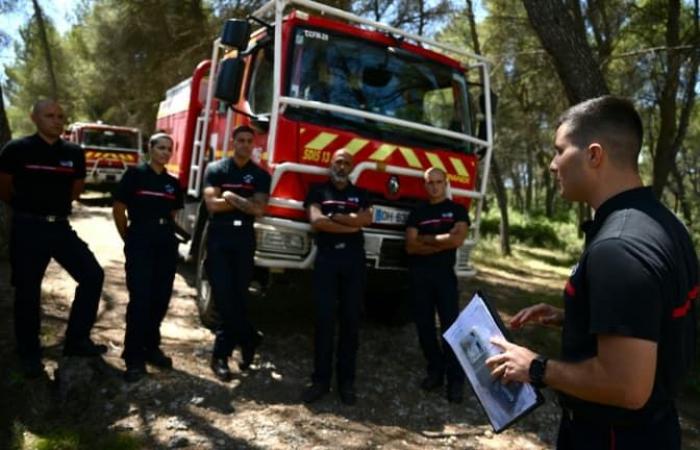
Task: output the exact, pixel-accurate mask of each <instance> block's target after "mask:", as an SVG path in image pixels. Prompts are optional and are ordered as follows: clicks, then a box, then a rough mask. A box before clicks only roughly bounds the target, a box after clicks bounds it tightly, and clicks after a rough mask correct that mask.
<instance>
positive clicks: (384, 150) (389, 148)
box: [369, 144, 396, 161]
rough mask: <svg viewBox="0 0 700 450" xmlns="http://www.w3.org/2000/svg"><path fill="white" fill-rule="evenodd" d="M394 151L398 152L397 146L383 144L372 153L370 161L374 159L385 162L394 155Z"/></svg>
mask: <svg viewBox="0 0 700 450" xmlns="http://www.w3.org/2000/svg"><path fill="white" fill-rule="evenodd" d="M394 150H396V147H395V146H393V145H391V144H382V145H380V146H379V148H378V149H377V150H376V151H375V152H374V153H372V155H371V156H370V157H369V159H373V160H375V161H384V160H385V159H387V158H388V157H389V156H391V154H392V153H394Z"/></svg>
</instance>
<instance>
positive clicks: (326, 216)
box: [302, 149, 372, 405]
mask: <svg viewBox="0 0 700 450" xmlns="http://www.w3.org/2000/svg"><path fill="white" fill-rule="evenodd" d="M351 170H352V155H351V154H350V152H348V151H347V150H345V149H340V150H337V151H336V152H335V153H334V154H333V157H332V159H331V164H330V180H329V181H327V182H326V183H323V184H321V185H318V186H314V187H313V188H312V189H311V190H310V192H309V194H308V195H307V197H306V200H305V202H304V206H305V207H306V208H307V212H308V216H309V222H310V223H311V227H312V229H313V230H314V231H315V232H316V246H317V248H318V253H317V254H316V261H315V263H314V273H313V301H314V307H315V334H314V372H313V374H312V376H311V385H310V386H309V387H308V388H307V389H306V390H304V392H303V394H302V400H303V401H304V402H305V403H312V402H315V401H317V400H319V399H320V398H321V397H323V396H324V395H325V394H326V393H328V391H329V390H330V385H331V377H332V373H333V370H332V364H333V341H334V335H335V322H336V317H335V311H336V309H337V310H338V316H339V317H338V322H339V338H338V347H337V351H336V381H337V386H338V395H339V396H340V400H341V401H342V402H343V403H344V404H346V405H353V404H355V402H356V400H357V398H356V394H355V388H354V382H355V364H356V355H357V347H358V334H359V330H358V328H359V322H360V310H361V301H362V296H363V293H364V285H365V249H364V238H363V234H362V227H365V226H367V225H369V224H370V223H372V214H371V212H370V210H369V206H368V201H367V194H366V192H365V191H364V190H363V189H360V188H358V187H356V186H354V185H353V184H352V183H351V182H350V180H349V178H348V176H349V174H350V171H351Z"/></svg>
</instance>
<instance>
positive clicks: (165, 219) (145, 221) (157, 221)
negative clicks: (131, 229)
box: [129, 217, 173, 226]
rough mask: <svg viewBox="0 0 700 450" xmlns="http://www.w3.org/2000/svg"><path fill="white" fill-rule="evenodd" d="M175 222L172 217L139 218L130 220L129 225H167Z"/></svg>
mask: <svg viewBox="0 0 700 450" xmlns="http://www.w3.org/2000/svg"><path fill="white" fill-rule="evenodd" d="M169 223H173V219H171V218H170V217H158V218H153V219H137V220H132V221H131V222H129V225H136V226H138V225H167V224H169Z"/></svg>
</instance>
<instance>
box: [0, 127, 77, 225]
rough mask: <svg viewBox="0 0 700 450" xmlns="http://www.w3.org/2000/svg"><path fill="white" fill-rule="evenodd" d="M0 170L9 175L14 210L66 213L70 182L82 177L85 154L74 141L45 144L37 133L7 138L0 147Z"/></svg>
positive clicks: (70, 192)
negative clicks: (10, 176) (12, 138)
mask: <svg viewBox="0 0 700 450" xmlns="http://www.w3.org/2000/svg"><path fill="white" fill-rule="evenodd" d="M0 172H4V173H7V174H10V175H12V177H13V178H12V183H13V186H12V187H13V194H12V199H11V200H10V205H11V206H12V208H13V209H14V210H15V211H17V212H23V213H28V214H40V215H55V216H67V215H69V214H70V213H71V209H72V205H71V203H72V201H73V198H72V197H73V183H74V182H75V181H76V180H81V179H84V178H85V154H84V152H83V149H81V148H80V147H79V146H77V145H75V144H71V143H69V142H66V141H63V140H61V139H59V140H57V141H56V142H54V143H53V144H49V143H48V142H46V141H45V140H44V139H42V138H41V137H40V136H39V135H38V134H34V135H31V136H26V137H23V138H21V139H16V140H13V141H10V142H8V143H7V145H5V147H3V149H2V150H0Z"/></svg>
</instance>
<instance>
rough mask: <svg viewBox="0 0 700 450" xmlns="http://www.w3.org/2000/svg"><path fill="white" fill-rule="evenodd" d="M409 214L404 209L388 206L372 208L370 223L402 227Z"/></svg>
mask: <svg viewBox="0 0 700 450" xmlns="http://www.w3.org/2000/svg"><path fill="white" fill-rule="evenodd" d="M408 214H409V212H408V211H407V210H405V209H399V208H392V207H390V206H374V207H373V213H372V222H373V223H376V224H380V225H403V224H405V223H406V220H407V219H408Z"/></svg>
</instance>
